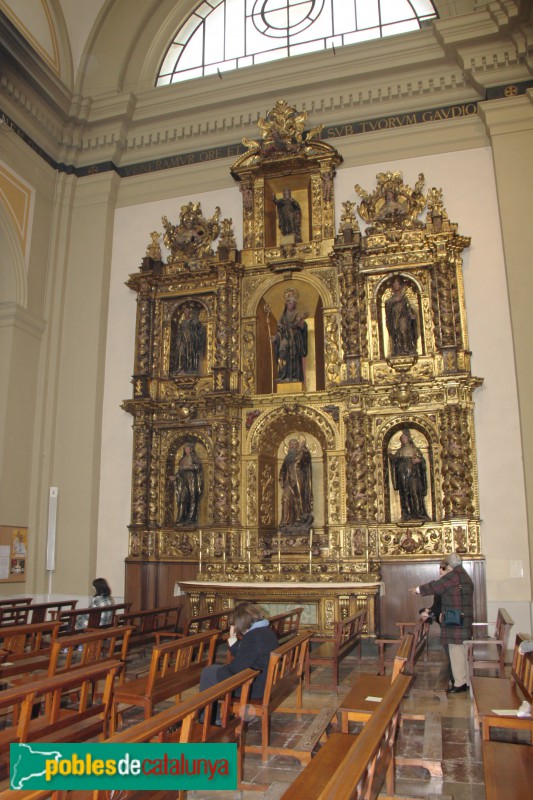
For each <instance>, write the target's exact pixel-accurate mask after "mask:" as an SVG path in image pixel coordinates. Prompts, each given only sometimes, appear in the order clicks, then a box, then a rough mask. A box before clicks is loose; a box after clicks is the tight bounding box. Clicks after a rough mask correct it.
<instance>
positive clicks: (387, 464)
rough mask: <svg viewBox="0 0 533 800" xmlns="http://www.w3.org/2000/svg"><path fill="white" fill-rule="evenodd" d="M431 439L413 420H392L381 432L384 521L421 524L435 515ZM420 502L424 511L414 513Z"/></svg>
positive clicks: (433, 463)
mask: <svg viewBox="0 0 533 800" xmlns="http://www.w3.org/2000/svg"><path fill="white" fill-rule="evenodd" d="M406 439H407V441H406ZM431 441H432V436H431V433H430V432H429V431H427V430H425V429H424V428H423V426H422V425H420V423H418V422H412V421H409V422H405V421H404V422H401V423H397V424H395V425H394V426H393V427H391V428H390V430H389V431H388V432H387V433H386V435H385V436H384V438H383V451H382V456H383V468H384V480H383V485H384V490H385V516H386V522H396V523H420V524H422V523H424V522H429V521H430V520H434V519H435V510H436V502H435V459H434V454H433V447H432V444H431ZM402 446H403V447H404V450H405V455H404V456H402ZM409 458H410V459H411V460H410V461H409ZM408 470H409V472H408ZM395 484H396V485H395ZM424 484H425V493H424V489H423V486H424ZM402 495H403V497H404V499H403V500H402ZM421 504H422V507H423V509H424V510H425V514H424V513H417V506H419V505H421Z"/></svg>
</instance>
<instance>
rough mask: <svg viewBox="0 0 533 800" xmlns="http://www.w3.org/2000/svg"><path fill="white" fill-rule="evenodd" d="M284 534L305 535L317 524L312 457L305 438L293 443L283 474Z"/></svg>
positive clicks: (281, 473) (280, 527)
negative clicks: (314, 514)
mask: <svg viewBox="0 0 533 800" xmlns="http://www.w3.org/2000/svg"><path fill="white" fill-rule="evenodd" d="M279 483H280V488H281V520H280V524H279V529H280V531H282V532H283V533H304V532H307V531H308V530H309V529H310V528H311V526H312V524H313V520H314V517H313V514H312V511H313V485H312V467H311V453H310V451H309V448H308V446H307V442H306V440H305V436H300V437H299V439H291V440H290V441H289V447H288V450H287V455H286V456H285V458H284V460H283V464H282V465H281V469H280V472H279Z"/></svg>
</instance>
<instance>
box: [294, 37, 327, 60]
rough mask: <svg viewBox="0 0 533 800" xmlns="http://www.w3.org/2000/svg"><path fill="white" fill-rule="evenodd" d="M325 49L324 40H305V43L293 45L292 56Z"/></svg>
mask: <svg viewBox="0 0 533 800" xmlns="http://www.w3.org/2000/svg"><path fill="white" fill-rule="evenodd" d="M323 49H324V40H323V39H317V40H316V41H315V42H305V44H295V45H291V56H299V55H302V53H315V52H316V51H317V50H323Z"/></svg>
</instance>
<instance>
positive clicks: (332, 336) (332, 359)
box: [324, 314, 341, 387]
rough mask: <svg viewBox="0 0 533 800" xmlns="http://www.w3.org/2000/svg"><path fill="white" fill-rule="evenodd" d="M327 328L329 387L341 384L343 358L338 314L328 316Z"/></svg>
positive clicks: (326, 344) (327, 373)
mask: <svg viewBox="0 0 533 800" xmlns="http://www.w3.org/2000/svg"><path fill="white" fill-rule="evenodd" d="M324 327H325V341H324V347H325V351H326V352H325V356H326V377H327V385H328V387H329V386H333V385H335V384H336V383H338V382H339V379H340V371H341V370H340V367H341V356H340V353H339V325H338V322H337V315H336V314H328V316H327V317H326V319H325V321H324Z"/></svg>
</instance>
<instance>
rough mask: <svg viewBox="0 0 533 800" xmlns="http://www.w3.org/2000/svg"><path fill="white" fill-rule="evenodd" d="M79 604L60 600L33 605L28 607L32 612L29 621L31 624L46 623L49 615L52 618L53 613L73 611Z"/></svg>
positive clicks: (75, 601) (74, 601) (73, 601)
mask: <svg viewBox="0 0 533 800" xmlns="http://www.w3.org/2000/svg"><path fill="white" fill-rule="evenodd" d="M77 602H78V601H77V600H58V601H53V602H50V603H32V604H31V606H29V607H28V611H29V612H30V618H29V621H30V622H31V623H36V622H46V620H47V616H48V615H50V618H52V616H53V615H52V611H57V612H61V611H73V610H74V609H75V608H76V604H77Z"/></svg>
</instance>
